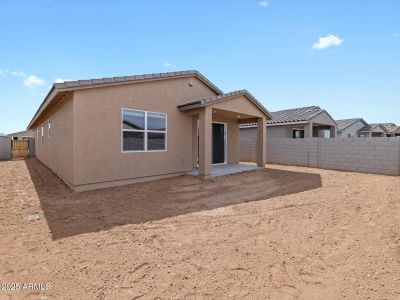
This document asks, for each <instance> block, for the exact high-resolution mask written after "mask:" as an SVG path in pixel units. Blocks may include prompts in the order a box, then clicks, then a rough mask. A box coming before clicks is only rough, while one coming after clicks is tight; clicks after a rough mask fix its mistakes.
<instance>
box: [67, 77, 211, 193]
mask: <svg viewBox="0 0 400 300" xmlns="http://www.w3.org/2000/svg"><path fill="white" fill-rule="evenodd" d="M189 82H191V85H189ZM215 94H216V93H215V92H214V91H212V90H211V89H210V88H209V87H208V86H206V85H204V84H203V83H202V82H201V81H200V80H198V79H197V78H195V77H191V78H175V79H171V80H160V81H152V82H146V83H135V84H130V85H121V86H113V87H102V88H96V89H86V90H78V91H75V107H74V125H75V126H74V136H75V143H74V164H75V172H74V184H75V185H78V186H79V185H87V184H92V183H102V182H104V183H106V182H110V181H126V180H129V179H135V178H144V177H148V176H159V175H168V174H175V173H182V172H186V171H189V170H191V168H192V163H193V158H192V155H193V151H192V143H193V141H192V127H193V126H192V116H191V115H189V114H187V113H185V112H182V111H179V109H178V108H177V105H178V104H183V103H185V102H188V101H192V100H198V99H201V98H204V97H209V96H213V95H215ZM122 108H130V109H138V110H145V111H153V112H160V113H166V114H167V118H168V122H167V151H163V152H131V153H123V152H122V150H121V142H122V141H121V139H122V138H121V122H122V120H121V110H122Z"/></svg>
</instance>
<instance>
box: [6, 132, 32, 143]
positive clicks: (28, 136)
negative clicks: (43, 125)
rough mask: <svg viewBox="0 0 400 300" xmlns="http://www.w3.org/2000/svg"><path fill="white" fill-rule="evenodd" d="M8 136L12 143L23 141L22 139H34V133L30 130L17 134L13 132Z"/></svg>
mask: <svg viewBox="0 0 400 300" xmlns="http://www.w3.org/2000/svg"><path fill="white" fill-rule="evenodd" d="M8 136H9V137H10V138H11V139H12V140H13V141H18V140H24V139H32V138H33V139H34V138H35V132H34V131H31V130H25V131H19V132H14V133H10V134H8Z"/></svg>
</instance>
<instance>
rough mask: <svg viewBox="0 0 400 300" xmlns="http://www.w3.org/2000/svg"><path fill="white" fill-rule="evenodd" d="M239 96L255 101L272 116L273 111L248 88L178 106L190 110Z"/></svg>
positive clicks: (265, 112)
mask: <svg viewBox="0 0 400 300" xmlns="http://www.w3.org/2000/svg"><path fill="white" fill-rule="evenodd" d="M238 96H246V97H247V98H248V99H249V100H250V101H251V102H253V103H254V104H255V105H256V106H257V107H258V108H259V109H260V110H261V111H262V112H263V113H264V114H265V115H267V116H268V117H269V118H271V113H270V112H269V111H268V110H267V109H266V108H265V107H264V106H263V105H262V104H261V103H260V102H259V101H258V100H257V99H256V98H255V97H254V96H253V95H252V94H251V93H250V92H249V91H247V90H238V91H234V92H230V93H226V94H221V95H218V96H214V97H208V98H203V99H200V100H196V101H191V102H188V103H184V104H181V105H178V108H179V109H180V110H188V109H194V108H199V107H204V106H207V105H210V104H213V103H216V102H220V101H224V100H228V99H232V98H235V97H238Z"/></svg>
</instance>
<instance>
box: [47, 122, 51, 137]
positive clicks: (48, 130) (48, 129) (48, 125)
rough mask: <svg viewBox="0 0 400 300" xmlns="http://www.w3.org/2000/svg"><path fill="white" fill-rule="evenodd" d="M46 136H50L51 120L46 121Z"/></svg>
mask: <svg viewBox="0 0 400 300" xmlns="http://www.w3.org/2000/svg"><path fill="white" fill-rule="evenodd" d="M47 136H48V137H51V120H49V122H48V123H47Z"/></svg>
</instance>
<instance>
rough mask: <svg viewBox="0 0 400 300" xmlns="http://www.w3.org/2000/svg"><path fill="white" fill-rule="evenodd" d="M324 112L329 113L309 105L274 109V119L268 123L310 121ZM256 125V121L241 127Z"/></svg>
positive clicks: (272, 113)
mask: <svg viewBox="0 0 400 300" xmlns="http://www.w3.org/2000/svg"><path fill="white" fill-rule="evenodd" d="M323 112H326V113H328V112H327V111H326V110H324V109H322V108H320V107H319V106H307V107H299V108H292V109H285V110H279V111H273V112H271V115H272V119H271V120H269V121H267V125H276V124H290V123H299V122H304V123H308V122H309V121H311V120H312V119H313V118H315V117H316V116H318V115H319V114H321V113H323ZM328 115H329V114H328ZM332 120H333V119H332ZM256 126H257V124H255V123H249V124H242V125H240V127H241V128H248V127H249V128H251V127H256Z"/></svg>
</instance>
